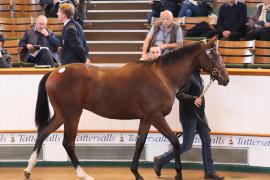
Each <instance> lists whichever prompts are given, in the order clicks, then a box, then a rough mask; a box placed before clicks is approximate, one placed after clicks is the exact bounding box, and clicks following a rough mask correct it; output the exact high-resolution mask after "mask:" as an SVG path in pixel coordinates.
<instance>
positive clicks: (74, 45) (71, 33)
mask: <svg viewBox="0 0 270 180" xmlns="http://www.w3.org/2000/svg"><path fill="white" fill-rule="evenodd" d="M65 43H68V44H69V46H70V47H71V49H72V51H73V52H74V54H76V56H77V57H79V59H80V60H83V61H85V60H86V56H85V51H84V47H83V45H82V44H81V43H80V40H79V38H78V36H77V31H76V28H69V29H68V30H67V35H66V39H65Z"/></svg>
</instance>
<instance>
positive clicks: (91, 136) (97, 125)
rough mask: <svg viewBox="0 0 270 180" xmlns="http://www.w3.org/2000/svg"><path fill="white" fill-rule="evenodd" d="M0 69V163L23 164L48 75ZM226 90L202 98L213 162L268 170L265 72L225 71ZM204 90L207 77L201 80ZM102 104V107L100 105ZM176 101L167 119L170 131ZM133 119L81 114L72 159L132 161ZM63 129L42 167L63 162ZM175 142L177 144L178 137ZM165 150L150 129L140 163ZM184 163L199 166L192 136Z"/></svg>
mask: <svg viewBox="0 0 270 180" xmlns="http://www.w3.org/2000/svg"><path fill="white" fill-rule="evenodd" d="M19 69H20V70H18V69H13V70H11V69H9V70H2V69H1V70H0V89H1V93H0V99H1V102H0V109H1V113H0V114H1V118H0V125H1V129H0V161H1V163H2V164H3V163H4V164H5V163H10V162H25V161H27V160H28V159H29V157H30V154H31V151H32V148H33V144H34V142H35V139H36V132H35V130H36V129H35V124H34V110H35V102H36V96H37V87H38V83H39V81H40V79H41V77H42V75H43V74H44V73H45V72H46V71H48V70H34V69H27V68H26V69H24V68H19ZM228 70H229V73H230V83H229V85H228V86H227V87H223V86H218V85H217V83H214V84H213V85H212V86H211V87H210V89H209V90H208V92H207V94H206V95H205V96H206V115H207V118H208V121H209V125H210V127H211V129H212V134H211V139H212V146H213V157H214V160H215V162H216V163H220V164H229V165H236V166H238V165H239V166H246V167H254V166H255V167H259V168H267V169H268V168H270V157H269V154H270V128H269V127H270V113H269V112H268V111H269V108H268V107H269V106H268V102H270V93H269V92H270V77H269V75H270V70H247V69H245V70H241V69H228ZM203 79H204V81H205V85H206V84H207V83H208V82H209V75H203ZM101 103H102V102H101ZM178 117H179V114H178V101H177V100H176V101H175V103H174V106H173V109H172V112H171V113H170V114H169V115H168V116H167V117H166V119H167V121H168V123H169V124H170V126H171V127H172V129H174V130H175V131H181V126H180V124H179V122H178ZM138 123H139V121H138V120H134V121H117V120H110V119H106V118H102V117H99V116H97V115H95V114H93V113H90V112H87V111H84V112H83V115H82V117H81V121H80V124H79V133H78V136H77V139H76V144H77V148H76V151H77V154H78V157H79V159H80V160H83V161H100V162H111V161H113V162H123V161H124V162H126V161H130V160H131V159H132V156H133V153H134V145H135V141H136V135H137V133H136V132H137V129H138ZM62 129H63V128H62V127H61V128H60V129H59V131H57V132H55V133H53V134H51V135H50V136H49V137H48V138H47V140H46V141H45V143H44V145H43V148H42V151H41V153H40V154H41V155H40V157H39V160H40V161H41V162H50V161H54V162H55V161H58V162H66V161H68V157H67V154H66V152H65V150H64V148H63V147H62V139H63V133H62ZM180 141H182V139H181V138H180ZM168 148H170V146H169V143H168V141H167V140H166V138H164V137H163V136H162V135H160V134H159V133H158V132H157V131H156V130H155V129H154V128H152V129H151V132H150V133H149V135H148V138H147V142H146V145H145V148H144V151H143V152H142V155H141V160H142V161H146V162H151V161H152V160H153V156H155V155H157V154H160V153H163V152H164V151H166V150H168ZM182 160H183V161H184V162H201V153H200V139H199V137H198V136H196V137H195V140H194V146H193V149H192V150H191V151H190V152H188V153H186V154H185V155H183V156H182Z"/></svg>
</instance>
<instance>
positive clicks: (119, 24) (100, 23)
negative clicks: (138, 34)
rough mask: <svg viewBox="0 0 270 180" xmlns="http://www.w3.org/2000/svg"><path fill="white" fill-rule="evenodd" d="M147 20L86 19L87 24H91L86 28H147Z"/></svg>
mask: <svg viewBox="0 0 270 180" xmlns="http://www.w3.org/2000/svg"><path fill="white" fill-rule="evenodd" d="M145 23H147V20H136V19H128V20H85V24H89V25H88V26H87V27H86V28H85V29H89V30H91V29H93V30H97V29H100V30H109V29H115V30H120V29H129V30H139V29H146V26H144V24H145Z"/></svg>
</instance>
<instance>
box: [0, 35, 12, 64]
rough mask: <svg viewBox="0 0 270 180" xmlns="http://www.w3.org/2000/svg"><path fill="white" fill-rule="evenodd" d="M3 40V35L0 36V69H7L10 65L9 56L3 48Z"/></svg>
mask: <svg viewBox="0 0 270 180" xmlns="http://www.w3.org/2000/svg"><path fill="white" fill-rule="evenodd" d="M4 42H5V38H4V35H3V34H0V68H9V67H12V65H11V56H10V55H9V54H8V52H7V50H5V49H4V48H3V45H4Z"/></svg>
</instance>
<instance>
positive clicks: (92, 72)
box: [24, 39, 229, 180]
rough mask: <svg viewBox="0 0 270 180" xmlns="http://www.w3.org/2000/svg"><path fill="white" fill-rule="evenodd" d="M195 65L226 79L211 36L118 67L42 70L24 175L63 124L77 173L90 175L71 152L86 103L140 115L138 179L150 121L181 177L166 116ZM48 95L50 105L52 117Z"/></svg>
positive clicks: (100, 110)
mask: <svg viewBox="0 0 270 180" xmlns="http://www.w3.org/2000/svg"><path fill="white" fill-rule="evenodd" d="M196 68H202V69H204V70H205V71H207V72H208V73H209V74H210V76H211V78H213V79H216V80H217V81H218V83H219V84H220V85H224V86H225V85H227V84H228V82H229V77H228V72H227V70H226V68H225V66H224V63H223V61H222V59H221V56H220V54H219V53H218V51H217V49H216V46H215V39H211V40H210V41H209V42H207V43H205V44H204V43H198V44H194V45H190V46H187V47H183V48H179V49H176V50H173V51H171V52H169V53H167V54H165V55H163V56H160V57H159V58H157V59H155V60H152V61H134V62H130V63H128V64H126V65H124V66H122V67H117V68H104V67H97V66H93V65H85V64H68V65H64V66H61V67H59V68H57V69H55V70H53V71H52V72H51V73H47V74H45V75H44V76H43V78H42V79H41V81H40V83H39V90H38V97H37V103H36V111H35V121H36V125H37V128H38V135H37V139H36V142H35V146H34V149H33V152H32V154H31V157H30V159H29V162H28V166H27V168H26V169H25V170H24V176H25V177H26V178H27V179H28V178H29V177H30V175H31V171H32V169H33V167H34V166H35V164H36V162H37V157H38V154H39V152H40V149H41V146H42V143H43V142H44V140H45V139H46V138H47V137H48V136H49V134H50V133H52V132H54V131H55V130H56V129H58V128H59V127H60V126H61V125H62V124H64V138H63V146H64V148H65V150H66V152H67V154H68V156H69V158H70V160H71V162H72V165H73V166H74V168H75V170H76V173H77V175H78V177H79V178H81V179H84V180H93V179H94V178H93V177H91V176H89V175H87V173H86V172H85V171H84V170H83V169H82V167H81V166H80V162H79V160H78V158H77V156H76V154H75V138H76V135H77V130H78V123H79V120H80V116H81V114H82V110H83V109H86V110H89V111H91V112H93V113H95V114H97V115H100V116H103V117H106V118H111V119H119V120H130V119H140V124H139V130H138V136H137V141H136V150H135V154H134V157H133V160H132V162H131V166H130V169H131V171H132V173H133V175H134V176H135V178H136V180H142V179H143V177H142V176H141V175H140V174H139V172H138V163H139V157H140V154H141V152H142V149H143V147H144V144H145V141H146V137H147V134H148V131H149V129H150V126H151V125H153V126H154V127H155V128H156V129H157V130H158V131H159V132H160V133H161V134H162V135H164V136H165V137H166V138H167V139H168V140H169V141H170V143H171V144H172V146H173V148H174V152H175V170H176V176H175V179H177V180H181V179H182V166H181V161H180V144H179V141H178V138H177V137H176V135H175V134H174V132H173V131H172V130H171V128H170V127H169V125H168V124H167V122H166V120H165V118H164V117H165V116H166V115H168V114H169V113H170V111H171V109H172V106H173V103H174V100H175V94H176V91H177V89H179V88H180V87H182V86H183V85H184V84H185V82H186V81H187V79H188V77H189V76H190V74H191V73H192V71H194V70H195V69H196ZM48 98H49V100H50V102H51V104H52V107H53V110H54V114H53V116H52V117H51V118H50V112H49V102H48Z"/></svg>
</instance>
